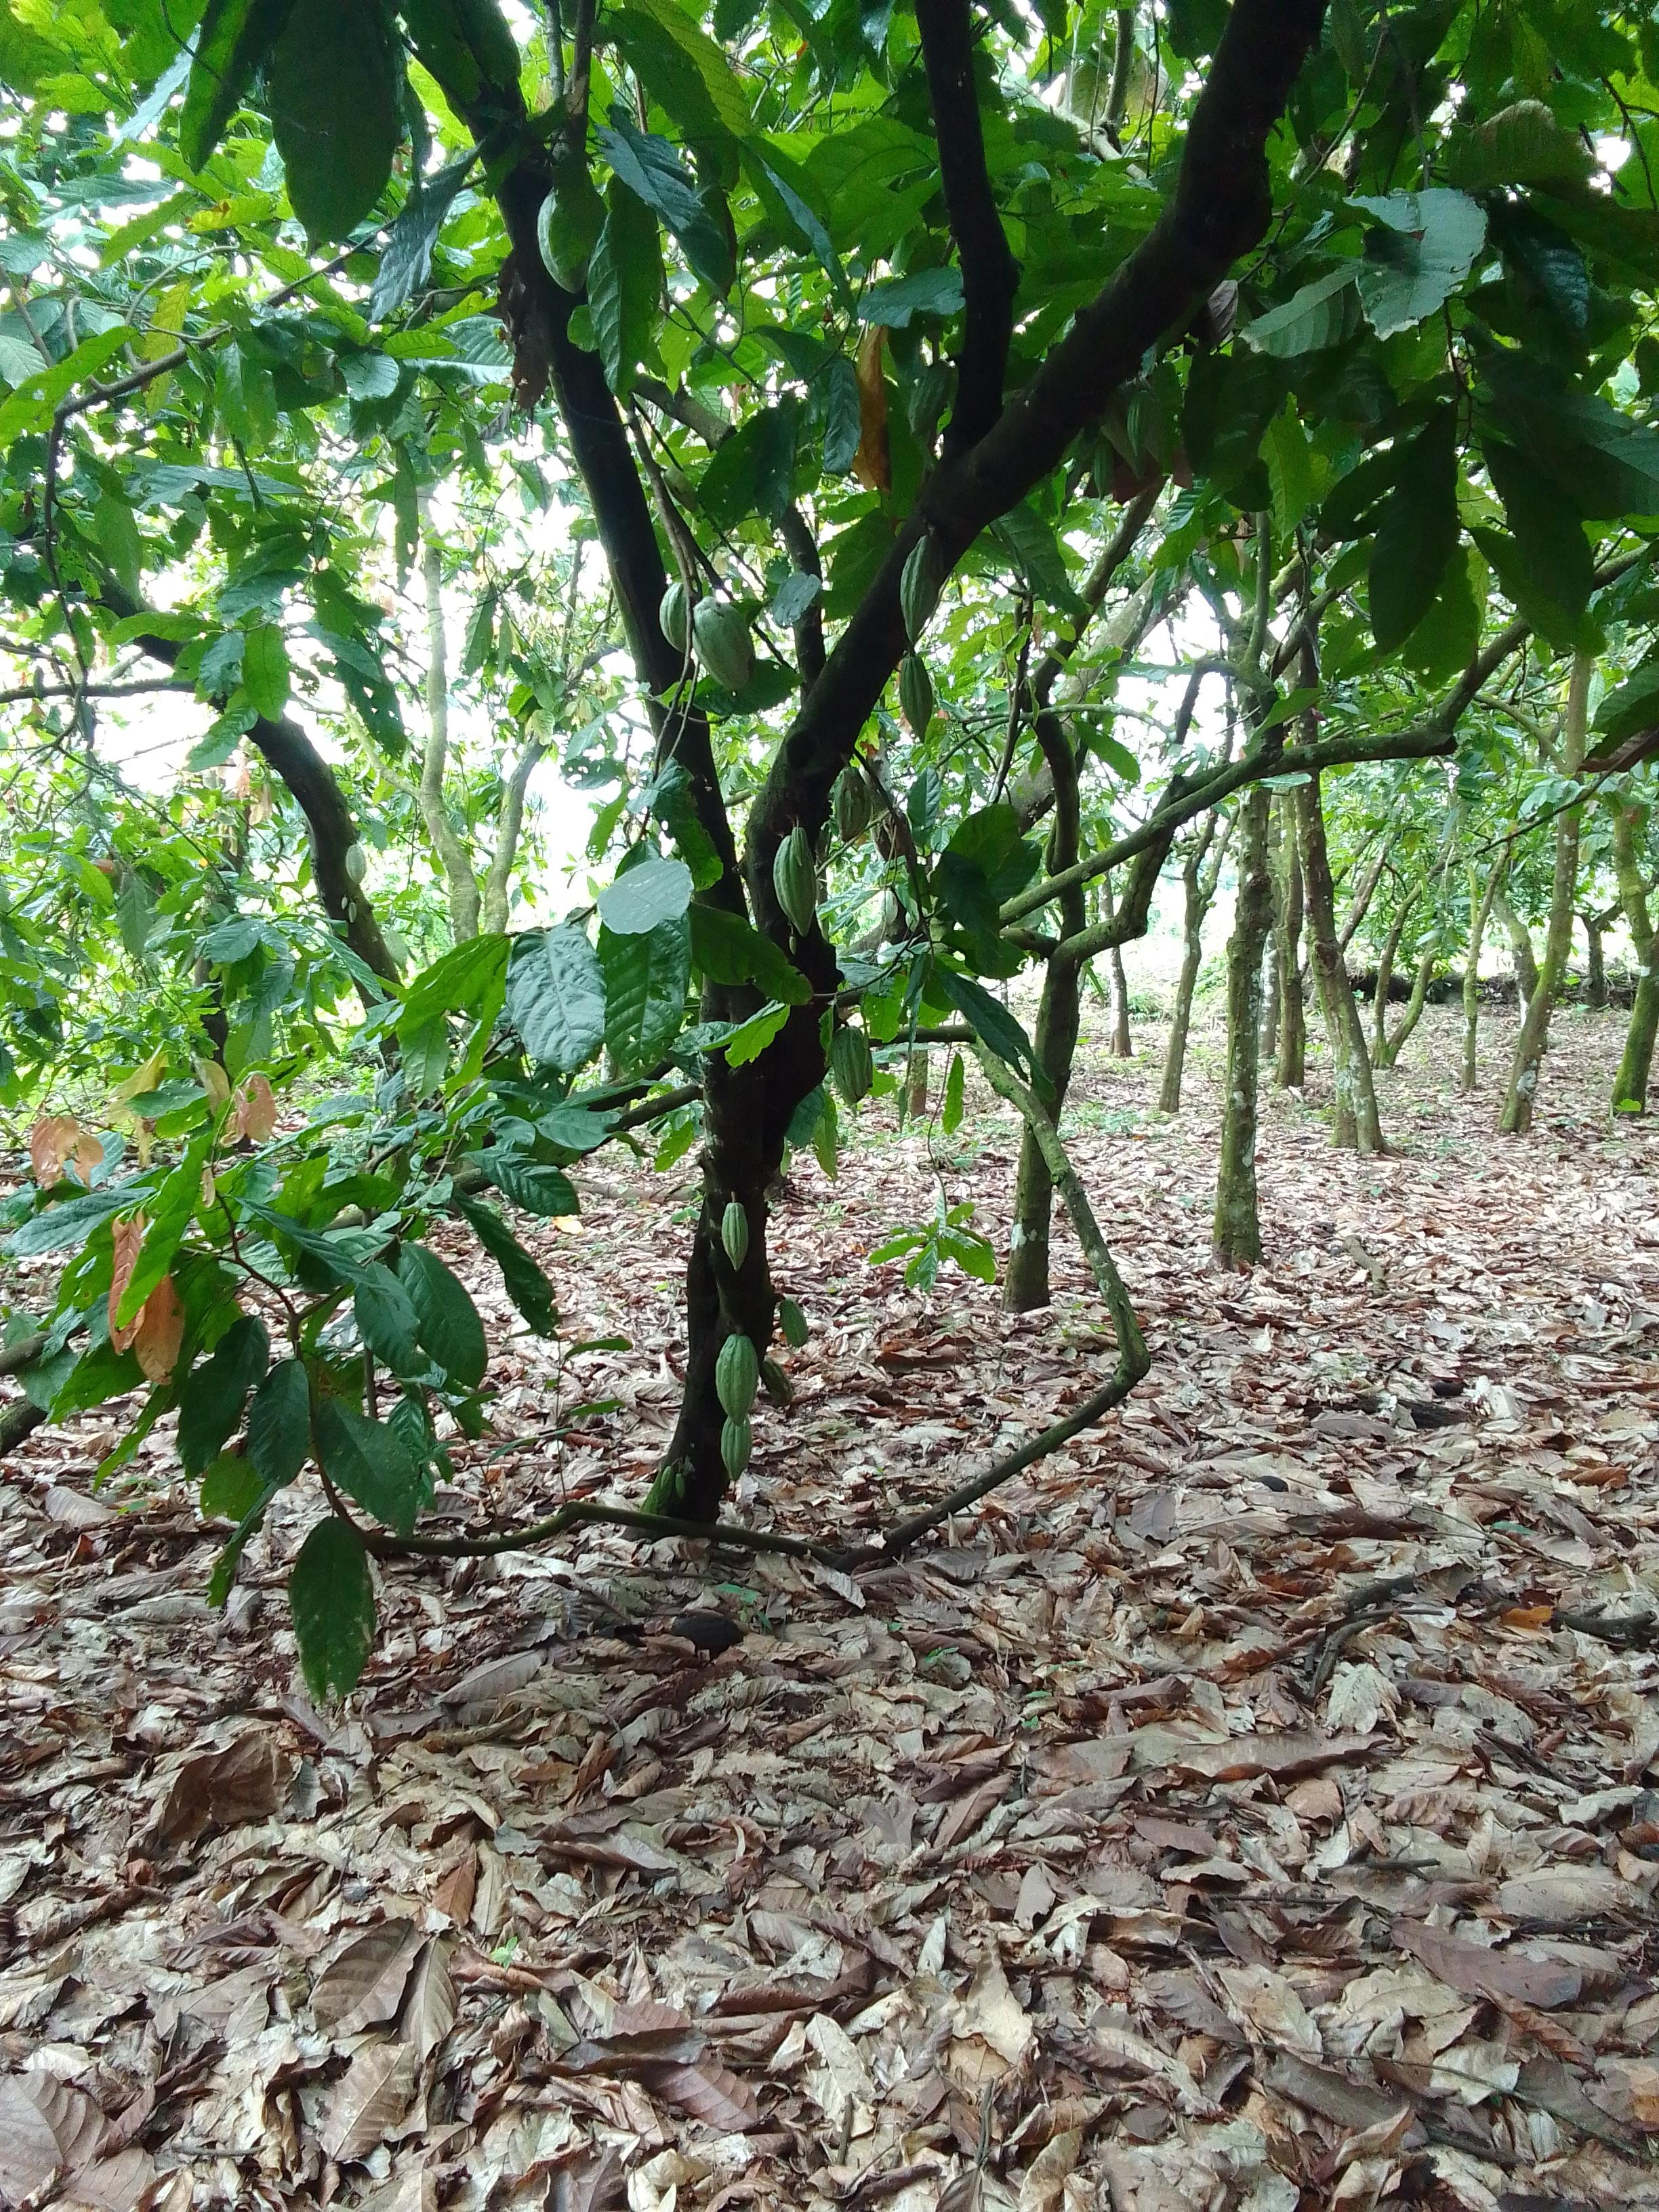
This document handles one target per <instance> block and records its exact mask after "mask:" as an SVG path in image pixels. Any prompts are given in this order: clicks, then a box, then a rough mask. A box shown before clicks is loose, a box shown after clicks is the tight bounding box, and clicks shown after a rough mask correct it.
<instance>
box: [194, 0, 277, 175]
mask: <svg viewBox="0 0 1659 2212" xmlns="http://www.w3.org/2000/svg"><path fill="white" fill-rule="evenodd" d="M293 4H294V0H208V4H207V6H206V8H205V9H204V10H203V14H202V21H201V27H200V28H199V29H198V30H197V33H196V58H195V60H194V61H193V62H192V63H191V71H190V82H189V85H188V86H187V88H185V105H184V110H183V112H182V113H181V114H180V116H179V150H180V152H181V153H182V154H183V155H184V157H185V161H188V162H189V164H190V166H191V168H192V169H199V168H201V167H203V165H204V163H205V161H207V158H208V156H209V155H210V154H211V153H212V151H213V149H214V148H215V147H216V145H217V144H218V143H219V140H220V138H221V137H222V135H223V132H224V127H225V125H226V124H227V123H228V122H229V120H230V118H231V117H232V116H233V115H234V113H235V112H236V110H237V109H238V108H239V107H240V106H241V104H242V101H243V99H244V98H245V96H246V93H247V88H248V87H249V85H250V84H251V83H252V81H253V72H254V70H256V69H257V68H258V65H259V64H260V63H261V62H262V61H263V60H264V57H265V55H266V54H267V53H268V52H269V51H270V46H271V43H272V41H273V40H275V39H276V36H277V34H278V33H280V31H281V30H282V27H283V24H284V22H285V21H287V19H288V12H289V8H290V7H291V6H292V5H293Z"/></svg>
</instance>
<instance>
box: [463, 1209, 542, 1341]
mask: <svg viewBox="0 0 1659 2212" xmlns="http://www.w3.org/2000/svg"><path fill="white" fill-rule="evenodd" d="M452 1203H453V1206H454V1208H455V1211H456V1212H458V1213H459V1215H460V1216H461V1218H462V1219H463V1220H464V1221H465V1222H466V1224H467V1225H468V1226H469V1227H470V1228H471V1231H472V1233H473V1235H474V1236H475V1237H477V1240H478V1242H479V1243H480V1244H482V1245H483V1248H484V1250H485V1251H486V1252H488V1253H489V1256H490V1258H491V1259H492V1260H493V1261H495V1265H496V1266H497V1267H499V1268H500V1269H501V1281H502V1282H503V1284H505V1285H506V1287H507V1296H508V1297H510V1298H511V1299H512V1301H513V1304H514V1305H515V1306H516V1307H517V1308H518V1310H519V1311H520V1313H521V1314H522V1315H523V1316H524V1317H525V1320H526V1322H528V1324H529V1326H530V1328H531V1329H532V1331H533V1332H534V1334H536V1335H538V1336H556V1335H557V1334H558V1333H559V1309H558V1304H557V1301H556V1298H555V1297H554V1294H553V1285H552V1284H551V1283H550V1282H549V1281H548V1279H547V1277H546V1276H545V1275H544V1273H542V1271H541V1269H540V1268H539V1267H538V1266H537V1265H536V1262H535V1261H533V1260H532V1258H531V1256H530V1255H529V1253H528V1252H526V1250H525V1249H524V1246H523V1245H522V1244H520V1242H519V1240H518V1238H517V1237H515V1236H514V1235H513V1232H512V1231H511V1230H510V1229H509V1228H508V1227H507V1224H506V1223H505V1222H504V1221H503V1220H502V1219H501V1216H500V1214H499V1213H497V1212H495V1211H494V1209H493V1208H492V1207H490V1206H480V1205H478V1204H477V1202H476V1201H475V1200H471V1199H465V1198H456V1199H455V1200H453V1201H452Z"/></svg>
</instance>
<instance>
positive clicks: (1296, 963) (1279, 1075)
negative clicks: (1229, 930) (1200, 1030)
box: [1273, 792, 1308, 1091]
mask: <svg viewBox="0 0 1659 2212" xmlns="http://www.w3.org/2000/svg"><path fill="white" fill-rule="evenodd" d="M1275 805H1276V811H1277V812H1278V815H1279V871H1278V876H1277V879H1276V881H1275V884H1274V886H1273V889H1274V897H1275V904H1276V906H1277V909H1278V911H1277V915H1276V917H1275V922H1274V949H1275V951H1276V954H1277V957H1278V961H1279V1052H1278V1056H1277V1058H1276V1059H1275V1060H1274V1063H1273V1083H1274V1085H1275V1087H1276V1088H1277V1089H1279V1090H1280V1091H1299V1090H1300V1089H1301V1088H1302V1085H1303V1084H1304V1081H1305V1080H1306V1079H1307V1062H1308V1008H1307V1001H1306V1000H1305V999H1304V996H1303V991H1302V861H1301V858H1300V856H1299V854H1297V840H1296V816H1295V811H1294V810H1293V808H1292V807H1291V804H1290V793H1288V792H1280V793H1279V794H1278V795H1277V799H1276V802H1275Z"/></svg>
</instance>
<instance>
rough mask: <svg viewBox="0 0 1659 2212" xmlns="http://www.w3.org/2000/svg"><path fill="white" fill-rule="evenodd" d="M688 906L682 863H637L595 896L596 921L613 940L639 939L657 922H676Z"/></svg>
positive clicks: (688, 876) (687, 882)
mask: <svg viewBox="0 0 1659 2212" xmlns="http://www.w3.org/2000/svg"><path fill="white" fill-rule="evenodd" d="M690 903H691V871H690V868H688V867H687V866H686V865H685V863H684V860H641V862H640V864H639V866H637V867H633V868H629V869H627V870H626V871H625V872H623V874H621V875H619V876H618V877H617V880H616V881H615V883H613V884H608V885H607V886H606V888H605V890H602V891H601V892H600V893H599V919H600V921H602V922H603V923H604V924H605V927H606V928H607V929H608V930H610V931H611V932H612V933H613V934H615V935H616V936H617V937H642V936H643V935H644V934H645V933H646V931H647V930H648V929H654V928H655V927H656V926H657V924H658V923H659V921H678V919H679V917H680V915H683V914H684V912H685V910H686V908H687V907H689V906H690Z"/></svg>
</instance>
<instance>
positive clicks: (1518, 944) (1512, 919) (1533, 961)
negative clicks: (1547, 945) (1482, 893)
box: [1492, 884, 1538, 1013]
mask: <svg viewBox="0 0 1659 2212" xmlns="http://www.w3.org/2000/svg"><path fill="white" fill-rule="evenodd" d="M1492 912H1493V913H1494V914H1495V915H1497V916H1498V920H1499V921H1501V922H1502V923H1503V925H1504V933H1505V935H1506V936H1507V937H1508V939H1509V940H1510V955H1511V957H1512V958H1513V961H1514V963H1515V987H1516V993H1517V994H1518V995H1519V997H1520V1000H1521V1011H1522V1013H1524V1012H1526V1010H1527V1008H1528V1006H1530V1005H1531V1004H1532V1002H1533V1000H1534V997H1535V996H1536V995H1537V991H1538V956H1537V954H1536V953H1535V952H1534V951H1533V948H1532V932H1531V931H1530V930H1529V929H1528V927H1527V925H1526V923H1525V922H1524V921H1522V919H1521V917H1520V915H1518V914H1517V913H1516V910H1515V907H1514V903H1513V902H1512V901H1511V900H1510V895H1509V892H1508V890H1506V889H1505V888H1504V886H1503V885H1502V884H1499V885H1498V894H1497V896H1496V897H1495V898H1494V899H1493V900H1492Z"/></svg>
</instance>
